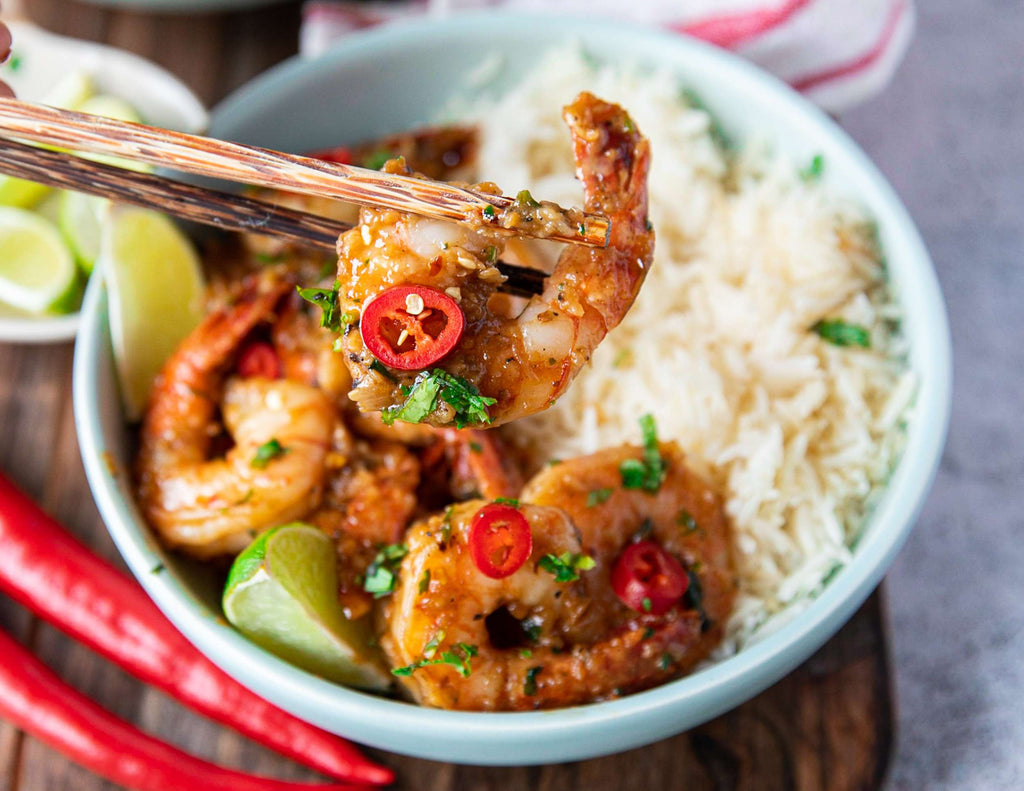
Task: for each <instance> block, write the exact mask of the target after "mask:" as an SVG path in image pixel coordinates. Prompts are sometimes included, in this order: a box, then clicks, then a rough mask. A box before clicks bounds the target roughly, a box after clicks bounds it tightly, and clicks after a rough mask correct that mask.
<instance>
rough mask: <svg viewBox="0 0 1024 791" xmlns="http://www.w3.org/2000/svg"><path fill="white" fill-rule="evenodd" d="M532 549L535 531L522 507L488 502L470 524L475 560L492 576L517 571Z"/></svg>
mask: <svg viewBox="0 0 1024 791" xmlns="http://www.w3.org/2000/svg"><path fill="white" fill-rule="evenodd" d="M531 552H533V533H532V532H531V531H530V523H529V522H527V521H526V517H525V516H523V513H522V511H520V510H519V509H518V508H513V507H512V506H511V505H505V504H503V503H491V504H490V505H485V506H484V507H483V508H481V509H480V510H479V511H477V512H476V514H475V515H474V516H473V523H472V525H470V528H469V553H470V556H471V557H472V558H473V563H475V564H476V567H477V568H478V569H480V571H481V572H483V573H484V574H486V575H487V576H488V577H491V578H492V579H496V580H497V579H501V578H502V577H507V576H509V575H510V574H514V573H515V572H516V571H517V570H518V569H519V568H520V567H521V566H522V565H523V564H524V563H525V562H526V559H527V558H528V557H530V553H531Z"/></svg>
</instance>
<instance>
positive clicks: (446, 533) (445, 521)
mask: <svg viewBox="0 0 1024 791" xmlns="http://www.w3.org/2000/svg"><path fill="white" fill-rule="evenodd" d="M454 510H455V506H454V505H449V506H448V510H447V511H445V512H444V516H442V517H441V543H442V544H443V545H444V546H447V545H448V542H449V541H450V540H451V537H452V512H453V511H454Z"/></svg>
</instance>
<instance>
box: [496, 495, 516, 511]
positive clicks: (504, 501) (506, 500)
mask: <svg viewBox="0 0 1024 791" xmlns="http://www.w3.org/2000/svg"><path fill="white" fill-rule="evenodd" d="M494 502H495V503H496V504H498V505H511V506H512V507H513V508H518V507H519V501H518V500H517V499H515V498H514V497H495V498H494Z"/></svg>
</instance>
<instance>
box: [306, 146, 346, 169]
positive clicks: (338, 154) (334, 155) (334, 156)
mask: <svg viewBox="0 0 1024 791" xmlns="http://www.w3.org/2000/svg"><path fill="white" fill-rule="evenodd" d="M306 156H309V157H312V158H313V159H322V160H324V161H325V162H337V163H338V164H339V165H351V164H352V149H350V148H348V147H347V146H338V147H337V148H328V149H325V150H323V151H315V152H313V153H312V154H307V155H306Z"/></svg>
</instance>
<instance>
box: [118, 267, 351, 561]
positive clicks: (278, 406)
mask: <svg viewBox="0 0 1024 791" xmlns="http://www.w3.org/2000/svg"><path fill="white" fill-rule="evenodd" d="M291 288H292V287H291V285H290V284H288V283H283V282H281V281H279V280H275V279H272V278H260V279H258V280H251V281H249V282H248V283H247V285H246V286H245V288H244V289H243V291H242V292H241V294H240V295H239V297H238V298H237V300H236V301H235V303H234V304H232V305H228V306H225V307H223V308H221V309H220V310H217V311H215V312H213V313H211V314H210V315H209V316H207V318H206V319H205V320H204V321H203V322H202V323H201V324H200V325H199V327H197V328H196V329H195V330H194V331H193V332H192V333H191V334H190V335H189V336H188V338H186V340H185V341H184V342H183V343H182V344H181V345H180V346H179V347H178V349H177V351H176V352H175V353H174V355H172V357H171V359H170V360H169V361H168V362H167V364H166V365H165V366H164V369H163V371H162V372H161V374H160V376H159V377H158V379H157V382H156V384H155V386H154V390H153V393H152V396H151V398H150V402H149V405H148V407H147V410H146V414H145V416H144V420H143V425H142V430H141V432H140V449H139V454H138V457H137V462H136V464H137V466H136V476H137V480H138V493H139V502H140V504H141V506H142V509H143V512H144V513H145V515H146V517H147V519H148V520H149V522H150V524H151V525H152V526H153V527H154V528H155V529H156V530H157V532H158V533H159V534H160V536H161V538H162V539H163V540H164V541H165V542H166V543H167V544H168V545H169V546H173V547H179V548H181V549H182V550H183V551H185V552H188V553H189V554H192V555H195V556H197V557H211V556H214V555H219V554H225V553H231V552H236V551H238V550H240V549H242V548H243V547H245V546H246V544H248V543H249V541H250V540H251V539H252V538H253V537H254V536H255V535H256V533H257V532H259V531H260V530H263V529H265V528H268V527H272V526H274V525H278V524H281V523H284V522H287V521H290V520H292V519H296V518H299V517H301V516H302V515H304V514H305V513H306V512H308V511H309V510H310V509H311V508H312V507H314V506H315V505H316V504H317V502H318V501H319V498H320V496H321V490H322V486H323V480H324V469H325V468H324V459H325V456H326V453H327V449H328V447H329V444H330V439H331V431H332V429H333V425H334V422H335V417H334V408H333V406H332V405H331V403H330V401H329V400H328V399H327V397H326V396H324V395H323V394H322V393H321V392H320V391H318V390H316V389H315V388H311V387H308V386H306V385H303V384H299V383H297V382H290V381H285V380H268V379H261V378H253V379H231V380H229V381H228V382H227V383H226V385H225V383H224V377H225V375H226V373H227V371H229V370H230V368H231V366H232V364H233V363H234V359H235V357H236V354H237V350H238V348H239V347H240V346H241V344H242V342H243V341H244V339H245V338H246V337H247V336H248V335H249V334H250V333H251V332H252V331H253V330H254V329H255V328H256V327H257V326H258V325H260V324H262V323H264V322H265V321H267V320H268V319H269V318H271V317H272V315H273V311H274V308H275V306H276V305H277V304H278V302H279V301H280V300H281V298H282V297H283V295H284V294H285V293H287V292H288V291H290V290H291ZM218 409H220V411H221V413H222V417H223V423H224V428H225V429H226V430H227V432H228V434H229V435H230V436H231V439H232V440H233V442H234V446H233V447H232V448H231V449H230V450H228V451H227V452H226V453H225V454H223V455H221V456H217V457H212V458H211V449H212V445H213V439H214V436H215V435H216V434H217V433H218V426H217V421H216V416H217V411H218ZM267 449H269V452H268V450H267ZM260 453H262V454H263V458H262V459H261V460H258V459H257V457H258V454H260Z"/></svg>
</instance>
